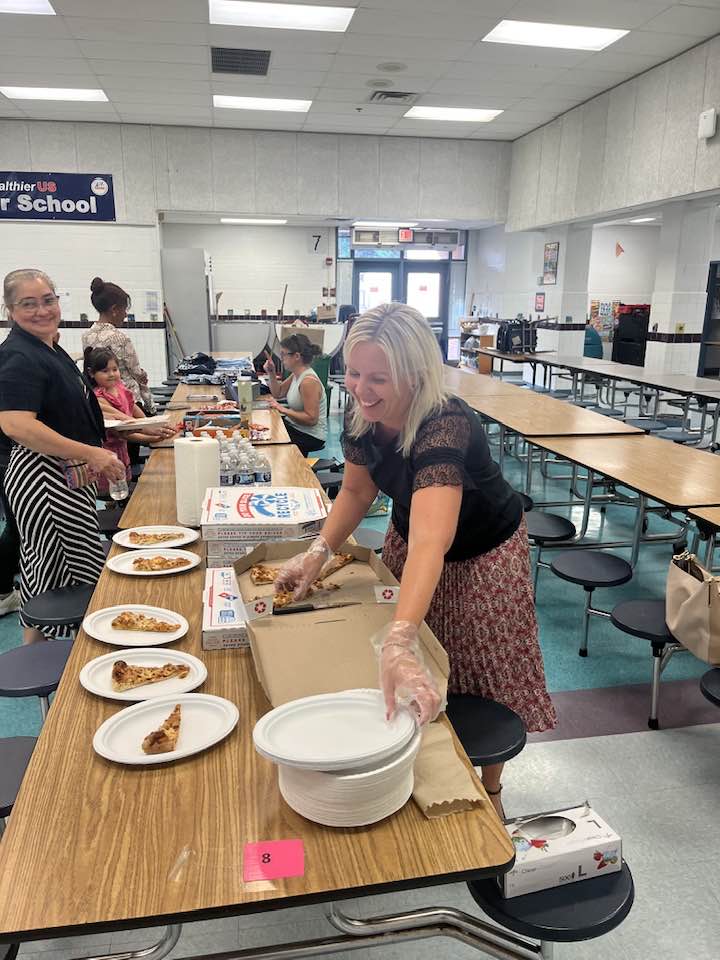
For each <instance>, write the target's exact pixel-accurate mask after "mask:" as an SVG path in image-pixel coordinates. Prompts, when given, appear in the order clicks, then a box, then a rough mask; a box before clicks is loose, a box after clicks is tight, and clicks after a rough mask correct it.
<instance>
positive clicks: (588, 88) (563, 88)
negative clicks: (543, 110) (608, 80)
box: [536, 83, 604, 103]
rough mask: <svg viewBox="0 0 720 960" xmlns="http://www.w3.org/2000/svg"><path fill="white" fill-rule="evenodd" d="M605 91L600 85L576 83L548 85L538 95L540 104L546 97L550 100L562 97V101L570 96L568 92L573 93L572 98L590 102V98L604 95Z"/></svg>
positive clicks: (537, 92) (538, 91)
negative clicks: (600, 94) (599, 94)
mask: <svg viewBox="0 0 720 960" xmlns="http://www.w3.org/2000/svg"><path fill="white" fill-rule="evenodd" d="M603 89H604V87H603V86H602V85H601V84H599V83H574V84H572V86H570V85H568V84H563V83H546V84H545V86H544V87H541V88H540V89H539V90H537V91H536V94H537V97H538V100H539V102H540V103H542V101H543V98H544V97H547V98H548V99H550V98H553V99H554V98H557V97H560V98H561V99H562V98H563V97H565V96H566V95H567V94H568V91H570V92H571V93H572V98H576V97H577V98H578V99H580V100H589V99H590V97H594V96H596V95H597V94H598V93H602V91H603ZM572 98H571V99H572Z"/></svg>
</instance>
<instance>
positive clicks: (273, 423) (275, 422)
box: [153, 354, 290, 448]
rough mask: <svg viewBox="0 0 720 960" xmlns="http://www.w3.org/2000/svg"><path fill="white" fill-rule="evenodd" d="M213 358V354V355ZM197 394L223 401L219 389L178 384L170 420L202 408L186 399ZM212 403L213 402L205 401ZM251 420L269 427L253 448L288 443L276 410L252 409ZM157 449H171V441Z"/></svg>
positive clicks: (280, 418)
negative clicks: (180, 406) (263, 438)
mask: <svg viewBox="0 0 720 960" xmlns="http://www.w3.org/2000/svg"><path fill="white" fill-rule="evenodd" d="M213 356H214V354H213ZM197 393H206V394H208V395H209V394H211V393H212V394H213V396H214V397H216V402H219V401H221V400H223V399H224V396H223V391H222V389H221V388H220V387H214V386H207V387H202V386H201V387H197V386H195V385H194V384H186V383H180V384H178V386H177V387H176V389H175V393H174V394H173V398H172V401H171V403H172V405H173V407H174V408H175V409H173V410H168V414H169V416H170V419H171V420H172V421H173V422H174V418H175V417H177V419H178V420H181V419H182V417H183V416H184V415H185V412H186V410H192V409H193V407H198V406H202V403H201V402H200V401H198V402H197V403H195V404H193V403H191V402H190V401H189V400H188V399H187V397H188V394H197ZM207 402H208V403H212V402H214V401H207ZM181 403H182V404H186V406H185V407H184V408H183V409H177V406H178V404H181ZM251 420H252V422H253V423H258V424H260V425H261V426H263V427H269V428H270V433H269V434H268V436H267V438H266V439H265V440H253V446H265V445H267V444H274V443H290V436H289V434H288V432H287V428H286V426H285V421H284V420H283V418H282V415H281V414H279V413H278V412H277V410H268V409H260V410H256V409H254V410H253V412H252V417H251ZM153 446H157V447H160V448H162V447H171V446H172V440H168V441H162V442H161V443H158V444H153Z"/></svg>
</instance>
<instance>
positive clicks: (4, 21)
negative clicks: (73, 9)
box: [0, 13, 72, 39]
mask: <svg viewBox="0 0 720 960" xmlns="http://www.w3.org/2000/svg"><path fill="white" fill-rule="evenodd" d="M71 36H72V34H71V33H70V32H69V30H68V28H67V26H66V25H65V21H64V20H63V18H62V17H43V16H40V17H36V16H23V15H22V14H13V13H0V37H41V38H43V39H48V38H50V39H51V38H53V37H71Z"/></svg>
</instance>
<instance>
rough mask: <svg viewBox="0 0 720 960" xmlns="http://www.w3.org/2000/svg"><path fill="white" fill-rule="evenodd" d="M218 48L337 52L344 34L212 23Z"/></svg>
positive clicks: (211, 37) (211, 27)
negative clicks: (261, 28)
mask: <svg viewBox="0 0 720 960" xmlns="http://www.w3.org/2000/svg"><path fill="white" fill-rule="evenodd" d="M208 35H209V38H210V43H211V44H212V45H213V46H214V47H244V48H247V49H250V50H292V51H294V52H295V53H300V52H302V53H337V51H338V50H339V49H340V42H341V40H342V37H343V36H344V34H342V33H325V32H320V31H316V30H271V29H268V30H259V29H255V28H252V27H225V26H222V27H221V26H213V25H211V26H210V29H209V33H208Z"/></svg>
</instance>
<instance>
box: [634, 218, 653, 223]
mask: <svg viewBox="0 0 720 960" xmlns="http://www.w3.org/2000/svg"><path fill="white" fill-rule="evenodd" d="M653 220H657V217H635V219H634V220H629V221H628V223H652V221H653Z"/></svg>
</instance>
